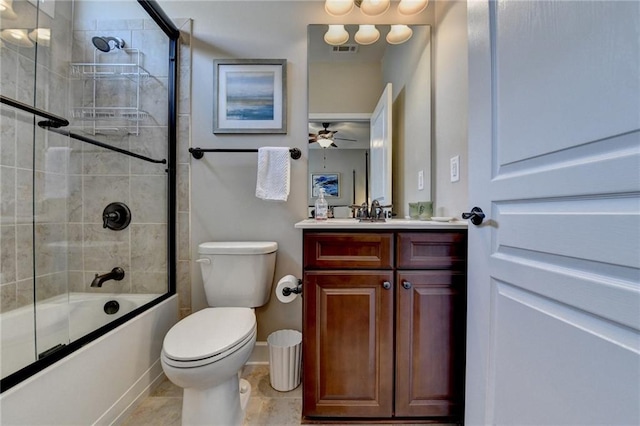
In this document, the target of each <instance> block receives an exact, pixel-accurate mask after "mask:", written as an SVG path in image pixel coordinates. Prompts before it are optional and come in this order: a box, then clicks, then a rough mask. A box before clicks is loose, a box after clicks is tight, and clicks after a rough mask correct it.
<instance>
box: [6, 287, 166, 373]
mask: <svg viewBox="0 0 640 426" xmlns="http://www.w3.org/2000/svg"><path fill="white" fill-rule="evenodd" d="M158 296H159V295H157V294H109V293H69V294H68V295H67V294H64V295H60V296H56V297H52V298H50V299H45V300H43V301H40V302H38V303H37V305H36V314H35V318H34V312H33V309H34V308H33V306H32V305H30V306H25V307H22V308H19V309H15V310H12V311H8V312H4V313H2V314H1V315H0V331H1V335H2V344H1V345H0V347H1V349H0V357H1V358H0V359H2V363H1V365H0V371H1V372H2V377H5V376H7V375H9V374H11V373H13V372H15V371H17V370H19V369H20V368H22V367H25V366H27V365H29V364H30V363H31V362H33V361H35V358H36V354H41V353H43V352H45V351H47V350H55V348H56V347H60V346H59V345H66V344H68V343H69V342H73V341H74V340H77V339H79V338H80V337H82V336H84V335H86V334H88V333H90V332H92V331H94V330H97V329H98V328H100V327H102V326H104V325H107V324H108V323H110V322H111V321H113V320H115V319H117V318H120V317H121V316H123V315H125V314H127V313H129V312H131V311H133V310H134V309H136V308H139V307H140V306H142V305H144V304H146V303H148V302H150V301H152V300H153V299H155V298H156V297H158ZM107 303H108V304H109V305H107V306H108V309H105V305H106V304H107ZM107 312H109V313H107ZM34 328H35V329H36V330H37V348H36V343H35V341H34Z"/></svg>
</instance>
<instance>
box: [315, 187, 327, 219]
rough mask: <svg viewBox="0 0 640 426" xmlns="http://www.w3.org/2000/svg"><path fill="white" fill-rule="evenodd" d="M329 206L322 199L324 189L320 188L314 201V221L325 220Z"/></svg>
mask: <svg viewBox="0 0 640 426" xmlns="http://www.w3.org/2000/svg"><path fill="white" fill-rule="evenodd" d="M328 210H329V204H328V203H327V200H326V199H325V198H324V188H320V196H319V197H318V199H317V200H316V220H327V216H328Z"/></svg>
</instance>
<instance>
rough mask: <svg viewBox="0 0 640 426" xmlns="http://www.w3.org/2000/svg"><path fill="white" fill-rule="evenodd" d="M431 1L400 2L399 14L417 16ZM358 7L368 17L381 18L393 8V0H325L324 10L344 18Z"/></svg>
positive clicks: (401, 0)
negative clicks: (354, 7) (380, 16)
mask: <svg viewBox="0 0 640 426" xmlns="http://www.w3.org/2000/svg"><path fill="white" fill-rule="evenodd" d="M428 4H429V0H400V3H399V4H398V13H399V14H401V15H405V16H408V15H415V14H418V13H420V12H422V11H423V10H425V9H426V7H427V5H428ZM354 5H356V6H358V7H359V8H360V11H361V12H362V13H363V14H364V15H367V16H379V15H382V14H383V13H385V12H386V11H387V10H389V8H390V7H391V0H325V2H324V10H325V11H326V12H327V13H328V14H329V15H331V16H344V15H347V14H349V13H350V12H351V11H352V10H353V6H354Z"/></svg>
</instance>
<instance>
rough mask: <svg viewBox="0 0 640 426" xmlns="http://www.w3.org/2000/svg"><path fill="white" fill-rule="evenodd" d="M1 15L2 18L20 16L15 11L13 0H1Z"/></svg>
mask: <svg viewBox="0 0 640 426" xmlns="http://www.w3.org/2000/svg"><path fill="white" fill-rule="evenodd" d="M0 16H1V17H2V19H16V18H17V17H18V15H16V13H15V12H14V11H13V0H0Z"/></svg>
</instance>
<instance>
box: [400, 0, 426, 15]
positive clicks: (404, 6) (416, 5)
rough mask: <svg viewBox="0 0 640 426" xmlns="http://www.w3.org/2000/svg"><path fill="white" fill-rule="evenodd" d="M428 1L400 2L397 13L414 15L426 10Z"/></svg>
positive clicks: (407, 0) (406, 0)
mask: <svg viewBox="0 0 640 426" xmlns="http://www.w3.org/2000/svg"><path fill="white" fill-rule="evenodd" d="M428 4H429V0H400V3H399V4H398V13H399V14H401V15H415V14H417V13H420V12H422V11H423V10H425V9H426V8H427V5H428Z"/></svg>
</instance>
